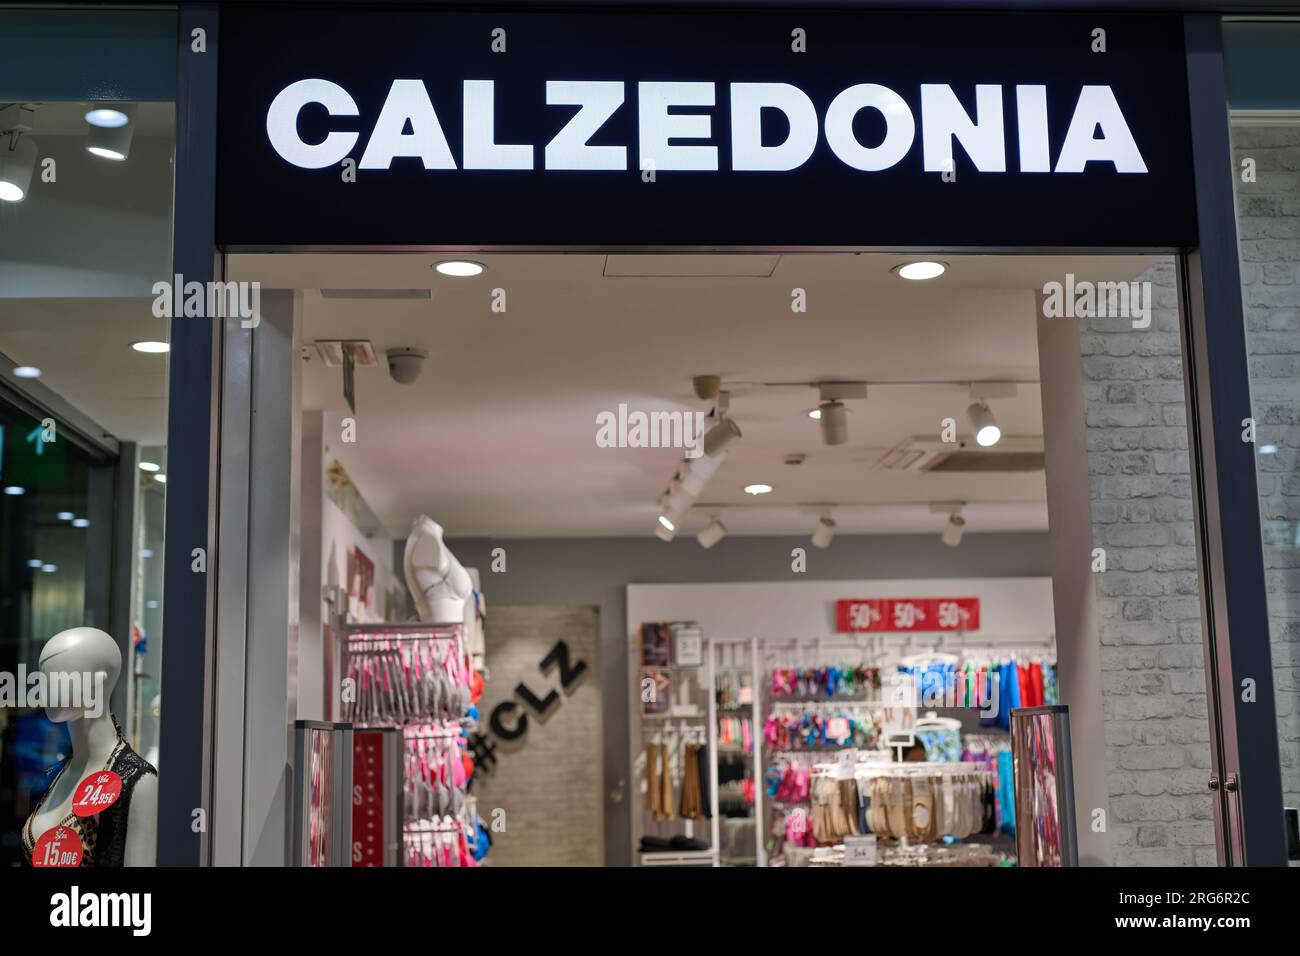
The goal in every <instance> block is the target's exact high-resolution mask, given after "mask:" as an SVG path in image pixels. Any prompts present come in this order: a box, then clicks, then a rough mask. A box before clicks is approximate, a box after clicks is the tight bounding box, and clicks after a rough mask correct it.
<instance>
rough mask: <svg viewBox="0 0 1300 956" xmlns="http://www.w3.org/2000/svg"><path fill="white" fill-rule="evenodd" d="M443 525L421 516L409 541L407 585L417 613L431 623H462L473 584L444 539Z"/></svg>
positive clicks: (407, 550)
mask: <svg viewBox="0 0 1300 956" xmlns="http://www.w3.org/2000/svg"><path fill="white" fill-rule="evenodd" d="M442 534H443V532H442V526H441V525H440V524H438V522H436V521H434V520H433V519H432V518H430V517H429V516H427V515H420V517H418V518H416V519H415V523H414V524H413V525H412V526H411V534H410V536H409V537H408V538H407V539H406V557H405V559H404V561H403V564H404V566H405V571H406V586H407V587H408V588H410V591H411V597H412V598H413V599H414V600H415V612H416V614H418V615H419V617H420V620H421V621H423V622H425V623H428V624H434V623H438V624H449V623H456V624H459V623H461V622H462V621H464V620H465V602H466V600H468V598H469V596H470V594H471V593H472V592H473V590H474V583H473V581H471V580H470V576H469V572H467V571H466V570H465V569H464V568H463V567H461V564H460V562H459V561H457V560H456V556H455V555H454V554H452V553H451V551H449V550H448V549H447V546H446V545H445V544H444V543H443V540H442Z"/></svg>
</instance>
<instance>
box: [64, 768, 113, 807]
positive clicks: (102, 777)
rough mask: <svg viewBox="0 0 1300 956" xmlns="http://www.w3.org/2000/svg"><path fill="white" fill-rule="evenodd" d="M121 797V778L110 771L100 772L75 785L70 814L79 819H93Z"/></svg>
mask: <svg viewBox="0 0 1300 956" xmlns="http://www.w3.org/2000/svg"><path fill="white" fill-rule="evenodd" d="M121 795H122V778H121V777H119V776H118V775H117V774H115V773H114V772H113V771H111V770H100V771H99V772H97V773H92V774H91V775H90V776H89V777H87V778H86V779H85V780H83V781H81V783H79V784H77V792H76V795H75V796H74V797H73V798H72V812H73V813H75V814H76V815H77V816H79V817H93V816H94V815H95V814H97V813H103V812H104V811H105V810H107V809H108V808H109V807H111V806H112V805H113V804H114V803H116V802H117V798H118V797H120V796H121Z"/></svg>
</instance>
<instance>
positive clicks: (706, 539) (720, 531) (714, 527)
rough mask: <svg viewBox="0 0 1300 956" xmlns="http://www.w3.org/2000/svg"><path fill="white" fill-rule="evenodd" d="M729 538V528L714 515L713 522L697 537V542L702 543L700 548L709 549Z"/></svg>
mask: <svg viewBox="0 0 1300 956" xmlns="http://www.w3.org/2000/svg"><path fill="white" fill-rule="evenodd" d="M726 536H727V527H726V525H724V524H723V523H722V522H721V521H720V520H719V519H718V516H717V515H714V516H713V518H712V520H710V521H709V523H708V524H707V525H706V526H705V528H704V530H703V531H701V532H700V533H699V534H697V535H696V536H695V540H696V541H698V542H699V543H700V547H701V548H704V549H706V550H707V549H709V548H711V547H713V546H714V545H715V544H717V543H718V542H719V541H721V540H722V539H723V538H725V537H726Z"/></svg>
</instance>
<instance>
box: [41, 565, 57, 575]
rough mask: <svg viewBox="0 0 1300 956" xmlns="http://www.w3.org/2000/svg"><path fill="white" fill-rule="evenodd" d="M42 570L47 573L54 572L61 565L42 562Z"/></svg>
mask: <svg viewBox="0 0 1300 956" xmlns="http://www.w3.org/2000/svg"><path fill="white" fill-rule="evenodd" d="M41 570H42V571H44V572H45V573H46V574H53V573H54V572H55V571H57V570H59V566H58V565H57V564H42V565H41Z"/></svg>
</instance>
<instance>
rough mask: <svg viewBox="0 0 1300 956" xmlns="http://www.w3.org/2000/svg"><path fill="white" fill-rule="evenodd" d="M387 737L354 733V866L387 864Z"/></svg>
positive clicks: (372, 733)
mask: <svg viewBox="0 0 1300 956" xmlns="http://www.w3.org/2000/svg"><path fill="white" fill-rule="evenodd" d="M383 769H384V754H383V735H382V734H380V733H378V732H375V731H369V732H367V731H364V730H358V731H354V732H353V734H352V865H353V866H383V865H384V773H383Z"/></svg>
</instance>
